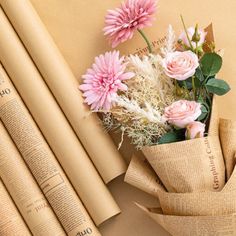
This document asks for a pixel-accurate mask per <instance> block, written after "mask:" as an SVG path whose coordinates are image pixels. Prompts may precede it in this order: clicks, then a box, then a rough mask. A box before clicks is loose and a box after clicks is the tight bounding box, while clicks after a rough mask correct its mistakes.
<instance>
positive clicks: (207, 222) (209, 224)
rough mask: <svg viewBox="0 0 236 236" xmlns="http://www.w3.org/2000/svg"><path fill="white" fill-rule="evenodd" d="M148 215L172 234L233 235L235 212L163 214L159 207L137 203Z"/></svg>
mask: <svg viewBox="0 0 236 236" xmlns="http://www.w3.org/2000/svg"><path fill="white" fill-rule="evenodd" d="M137 206H138V207H139V208H140V209H141V210H143V211H144V212H145V213H146V214H147V215H148V216H150V217H151V218H152V219H153V220H154V221H155V222H157V223H158V224H160V225H161V226H162V227H163V228H164V229H165V230H166V231H167V232H169V233H170V234H171V235H172V236H193V235H194V236H203V235H204V236H210V235H212V236H213V235H214V236H216V235H217V236H225V235H227V236H235V235H236V223H235V222H236V214H235V213H234V214H228V215H227V214H226V215H217V216H173V215H164V214H163V212H162V210H161V209H160V208H146V207H144V206H141V205H139V204H137Z"/></svg>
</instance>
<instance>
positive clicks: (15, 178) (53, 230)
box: [0, 69, 66, 236]
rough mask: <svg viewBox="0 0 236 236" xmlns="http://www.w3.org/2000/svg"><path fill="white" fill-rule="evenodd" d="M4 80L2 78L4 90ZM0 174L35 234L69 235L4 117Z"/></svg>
mask: <svg viewBox="0 0 236 236" xmlns="http://www.w3.org/2000/svg"><path fill="white" fill-rule="evenodd" d="M0 77H2V71H1V69H0ZM2 83H3V81H2V80H1V78H0V90H1V91H2V87H3V86H2ZM0 99H3V98H2V97H1V98H0ZM0 104H1V102H0ZM0 176H1V179H2V181H3V183H4V185H5V186H6V189H7V190H8V192H9V193H10V195H11V197H12V199H13V200H14V202H15V204H16V206H17V208H18V209H19V211H20V213H21V215H22V217H23V218H24V221H25V222H26V224H27V225H28V227H29V229H30V231H31V232H32V234H33V235H35V236H66V233H65V232H64V230H63V229H62V227H61V225H60V223H59V222H58V220H57V218H56V216H55V215H54V213H53V211H52V209H51V207H50V205H49V204H48V202H47V200H46V198H45V197H44V195H43V193H42V192H41V190H40V188H39V187H38V185H37V183H36V181H35V180H34V177H33V176H32V174H31V173H30V171H29V169H28V168H27V166H26V164H25V162H24V161H23V159H22V157H21V156H20V154H19V152H18V151H17V149H16V146H15V145H14V143H13V141H12V140H11V138H10V137H9V134H8V133H7V131H6V129H5V128H4V126H3V124H2V122H1V121H0Z"/></svg>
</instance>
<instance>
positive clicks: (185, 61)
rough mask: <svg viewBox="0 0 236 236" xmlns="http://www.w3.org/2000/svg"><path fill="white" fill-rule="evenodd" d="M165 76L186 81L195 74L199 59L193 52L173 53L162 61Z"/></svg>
mask: <svg viewBox="0 0 236 236" xmlns="http://www.w3.org/2000/svg"><path fill="white" fill-rule="evenodd" d="M162 64H163V67H164V71H165V74H166V75H167V76H169V77H170V78H174V79H177V80H186V79H188V78H189V77H192V76H193V75H194V74H195V71H196V69H197V68H198V66H199V62H198V57H197V55H196V54H195V53H193V52H192V51H184V52H179V51H176V52H171V53H168V54H167V56H166V58H164V59H163V61H162Z"/></svg>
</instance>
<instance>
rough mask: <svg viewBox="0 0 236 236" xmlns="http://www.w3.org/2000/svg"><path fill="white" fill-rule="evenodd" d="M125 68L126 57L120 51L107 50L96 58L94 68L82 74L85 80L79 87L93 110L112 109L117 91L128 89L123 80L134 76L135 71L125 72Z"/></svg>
mask: <svg viewBox="0 0 236 236" xmlns="http://www.w3.org/2000/svg"><path fill="white" fill-rule="evenodd" d="M125 69H126V63H124V57H121V58H120V57H119V52H118V51H114V52H106V53H105V54H104V55H100V56H98V57H96V58H95V63H94V64H93V65H92V68H90V69H88V70H87V73H86V74H85V75H83V76H82V78H83V79H84V81H83V84H82V85H80V87H79V88H80V90H82V91H83V92H84V93H83V96H84V97H86V99H85V103H87V104H88V105H91V110H95V111H98V110H99V109H104V110H105V111H109V110H110V108H111V106H112V99H113V98H114V97H115V96H116V95H117V91H118V90H123V91H124V90H126V89H127V86H126V85H125V84H124V83H122V81H123V80H127V79H131V78H132V77H133V76H134V73H131V72H125Z"/></svg>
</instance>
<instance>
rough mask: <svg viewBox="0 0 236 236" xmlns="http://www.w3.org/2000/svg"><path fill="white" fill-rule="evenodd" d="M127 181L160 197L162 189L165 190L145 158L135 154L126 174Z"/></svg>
mask: <svg viewBox="0 0 236 236" xmlns="http://www.w3.org/2000/svg"><path fill="white" fill-rule="evenodd" d="M125 182H126V183H128V184H130V185H133V186H134V187H136V188H138V189H140V190H142V191H144V192H146V193H148V194H151V195H152V196H154V197H158V192H159V191H160V190H162V191H165V188H164V186H163V185H162V183H161V181H160V179H159V178H158V176H157V175H156V173H155V172H154V170H153V169H152V167H151V166H150V164H149V163H148V162H147V160H145V159H144V158H142V157H140V156H137V155H134V156H133V157H132V160H131V162H130V164H129V167H128V170H127V172H126V175H125Z"/></svg>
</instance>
